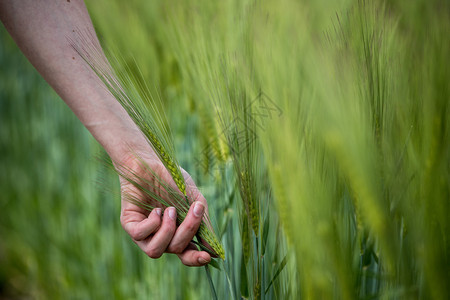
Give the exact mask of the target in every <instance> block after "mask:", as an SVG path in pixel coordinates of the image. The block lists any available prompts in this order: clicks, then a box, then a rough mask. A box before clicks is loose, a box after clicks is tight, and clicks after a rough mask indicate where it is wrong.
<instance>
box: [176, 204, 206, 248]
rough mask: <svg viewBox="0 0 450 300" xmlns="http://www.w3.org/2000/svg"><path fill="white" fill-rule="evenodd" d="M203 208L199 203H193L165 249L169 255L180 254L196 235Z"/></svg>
mask: <svg viewBox="0 0 450 300" xmlns="http://www.w3.org/2000/svg"><path fill="white" fill-rule="evenodd" d="M204 212H205V206H204V205H203V204H202V203H201V202H199V201H196V202H194V203H193V204H192V205H191V207H190V208H189V211H188V213H187V215H186V218H185V219H184V221H183V222H182V223H181V224H180V226H178V229H177V231H176V232H175V235H174V236H173V238H172V241H171V242H170V245H169V247H168V248H167V251H168V252H171V253H182V252H183V251H184V250H185V249H186V247H187V246H188V245H189V243H190V242H191V241H192V239H193V238H194V236H195V234H196V233H197V230H198V228H199V227H200V224H201V223H202V218H203V214H204Z"/></svg>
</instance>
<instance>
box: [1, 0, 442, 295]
mask: <svg viewBox="0 0 450 300" xmlns="http://www.w3.org/2000/svg"><path fill="white" fill-rule="evenodd" d="M86 4H87V6H88V9H89V12H90V14H91V17H92V20H93V23H94V26H95V28H96V31H97V34H98V35H99V38H100V40H101V43H102V45H103V46H104V48H105V49H108V52H109V51H111V52H114V53H120V57H121V60H120V62H116V63H115V64H113V65H114V68H115V69H116V70H117V72H121V73H122V74H125V75H126V76H129V78H133V79H132V80H131V82H130V84H135V85H136V86H137V87H142V86H143V83H144V82H145V83H146V85H147V86H148V91H146V92H147V93H148V94H149V95H150V96H151V97H153V98H155V99H156V98H158V99H160V100H161V103H162V106H163V107H162V108H161V110H159V111H152V110H149V112H148V114H147V115H148V116H150V117H151V116H152V115H153V116H156V117H158V114H161V115H162V114H165V115H166V124H164V125H165V126H167V127H168V128H170V131H171V133H172V139H173V143H174V149H175V151H174V155H175V156H176V159H177V161H178V162H179V164H180V165H181V166H182V167H183V168H184V169H185V170H186V171H188V172H189V173H190V174H191V175H192V177H193V178H194V180H195V182H196V184H197V185H198V187H199V188H200V190H201V191H202V193H203V194H204V196H205V197H206V199H207V200H208V203H209V210H210V218H211V223H212V225H213V227H214V231H215V233H216V235H217V237H218V239H219V240H220V242H221V244H222V245H223V248H224V251H225V260H221V259H220V258H218V259H215V260H214V262H213V263H212V264H211V265H210V266H209V267H208V270H209V272H210V276H207V272H205V268H189V267H185V266H183V265H182V264H181V263H180V262H179V260H178V259H177V258H176V256H175V255H170V254H166V255H164V256H163V257H162V258H161V259H158V260H152V259H150V258H148V257H147V256H146V255H145V253H143V252H142V251H140V250H139V249H138V247H137V246H135V245H134V244H133V242H132V240H131V238H130V237H129V236H128V235H127V234H126V233H125V231H124V230H123V229H122V228H121V226H120V222H119V215H120V193H119V180H118V176H117V174H115V173H114V172H113V171H112V170H111V169H110V167H109V166H108V165H107V164H105V163H104V161H105V160H106V159H107V156H106V154H105V152H104V151H103V150H102V149H101V147H100V146H99V144H98V143H97V142H96V141H95V140H94V139H93V138H92V137H91V136H90V134H89V133H88V132H87V130H86V129H85V128H84V127H83V125H82V124H81V123H80V122H79V121H78V120H77V119H76V117H75V116H74V115H73V114H72V112H71V111H70V110H69V109H68V107H66V105H65V104H64V102H63V101H62V100H61V99H59V98H58V96H57V95H56V93H55V92H54V91H53V90H52V89H51V88H50V87H49V86H48V85H47V83H46V82H45V81H44V80H43V79H42V78H41V77H40V76H39V74H38V73H37V72H36V70H34V68H33V67H32V66H31V65H30V63H29V62H28V61H27V60H26V59H25V57H24V56H23V55H22V54H21V53H20V51H19V50H18V48H17V46H16V45H15V44H14V42H13V41H12V39H11V38H10V37H9V35H8V34H7V32H6V30H5V29H4V27H3V26H0V170H1V171H0V299H214V298H217V299H235V300H239V299H439V300H440V299H443V300H445V299H450V284H449V283H450V2H448V1H446V0H415V1H407V0H386V1H378V0H372V1H369V0H339V1H324V0H321V1H312V0H310V1H306V0H303V1H293V0H264V1H262V0H243V1H239V0H225V1H210V0H192V1H181V0H166V1H163V0H161V1H137V0H133V1H119V0H115V1H106V0H97V1H88V2H87V3H86ZM140 93H141V91H140V90H139V89H138V90H137V92H136V94H137V95H140ZM140 108H141V109H142V110H145V109H146V108H145V106H143V105H141V106H140ZM150 117H149V118H150Z"/></svg>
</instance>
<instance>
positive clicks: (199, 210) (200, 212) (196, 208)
mask: <svg viewBox="0 0 450 300" xmlns="http://www.w3.org/2000/svg"><path fill="white" fill-rule="evenodd" d="M204 210H205V207H204V206H203V204H201V203H200V202H198V201H197V202H196V203H195V206H194V215H195V216H196V217H201V216H202V215H203V211H204Z"/></svg>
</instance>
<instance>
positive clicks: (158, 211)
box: [155, 208, 162, 217]
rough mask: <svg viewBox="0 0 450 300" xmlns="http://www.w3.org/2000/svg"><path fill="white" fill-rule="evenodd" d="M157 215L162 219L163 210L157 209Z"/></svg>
mask: <svg viewBox="0 0 450 300" xmlns="http://www.w3.org/2000/svg"><path fill="white" fill-rule="evenodd" d="M155 211H156V214H157V215H158V216H160V217H161V213H162V211H161V208H155Z"/></svg>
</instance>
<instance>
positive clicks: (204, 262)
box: [198, 257, 208, 265]
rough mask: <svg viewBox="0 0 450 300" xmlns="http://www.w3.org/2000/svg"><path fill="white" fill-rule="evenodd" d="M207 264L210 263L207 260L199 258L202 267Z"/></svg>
mask: <svg viewBox="0 0 450 300" xmlns="http://www.w3.org/2000/svg"><path fill="white" fill-rule="evenodd" d="M207 262H208V261H207V260H206V259H204V258H203V257H199V258H198V263H199V264H202V265H203V264H206V263H207Z"/></svg>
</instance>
